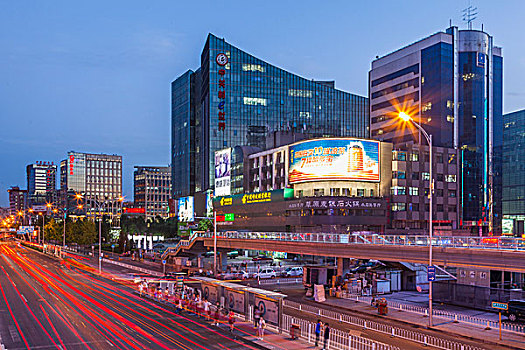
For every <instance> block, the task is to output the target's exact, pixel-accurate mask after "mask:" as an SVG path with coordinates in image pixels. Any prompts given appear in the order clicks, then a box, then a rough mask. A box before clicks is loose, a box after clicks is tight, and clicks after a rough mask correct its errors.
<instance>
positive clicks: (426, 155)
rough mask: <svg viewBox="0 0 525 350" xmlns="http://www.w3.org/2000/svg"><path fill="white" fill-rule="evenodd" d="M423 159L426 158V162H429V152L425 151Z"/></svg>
mask: <svg viewBox="0 0 525 350" xmlns="http://www.w3.org/2000/svg"><path fill="white" fill-rule="evenodd" d="M423 160H424V161H425V162H428V161H429V160H430V157H429V155H428V152H423Z"/></svg>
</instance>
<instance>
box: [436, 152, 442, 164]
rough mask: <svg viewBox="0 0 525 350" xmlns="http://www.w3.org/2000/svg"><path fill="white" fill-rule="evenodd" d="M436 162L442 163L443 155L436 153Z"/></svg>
mask: <svg viewBox="0 0 525 350" xmlns="http://www.w3.org/2000/svg"><path fill="white" fill-rule="evenodd" d="M436 160H437V162H438V163H443V153H438V154H437V155H436Z"/></svg>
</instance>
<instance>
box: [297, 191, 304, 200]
mask: <svg viewBox="0 0 525 350" xmlns="http://www.w3.org/2000/svg"><path fill="white" fill-rule="evenodd" d="M303 197H304V191H303V190H297V198H303Z"/></svg>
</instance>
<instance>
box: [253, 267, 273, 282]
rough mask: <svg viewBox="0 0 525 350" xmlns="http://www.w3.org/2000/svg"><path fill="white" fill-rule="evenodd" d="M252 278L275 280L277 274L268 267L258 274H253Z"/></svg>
mask: <svg viewBox="0 0 525 350" xmlns="http://www.w3.org/2000/svg"><path fill="white" fill-rule="evenodd" d="M253 277H254V278H261V279H262V278H275V277H277V273H276V272H275V270H274V269H272V268H270V267H266V268H263V269H261V270H260V271H259V272H256V273H254V274H253Z"/></svg>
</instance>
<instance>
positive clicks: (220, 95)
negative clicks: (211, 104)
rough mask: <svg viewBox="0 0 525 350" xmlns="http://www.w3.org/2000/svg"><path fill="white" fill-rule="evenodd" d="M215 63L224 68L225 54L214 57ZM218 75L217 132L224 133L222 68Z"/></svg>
mask: <svg viewBox="0 0 525 350" xmlns="http://www.w3.org/2000/svg"><path fill="white" fill-rule="evenodd" d="M215 62H217V64H218V65H219V66H221V67H224V66H226V65H227V64H228V56H227V55H226V54H225V53H222V52H221V53H219V54H217V56H216V57H215ZM217 73H218V75H219V90H218V91H217V98H218V99H219V104H218V105H217V108H218V110H219V111H218V113H219V114H218V117H219V131H224V129H226V111H225V108H224V107H225V106H226V81H225V79H224V75H225V74H226V70H225V69H224V68H221V69H219V70H218V71H217Z"/></svg>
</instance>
